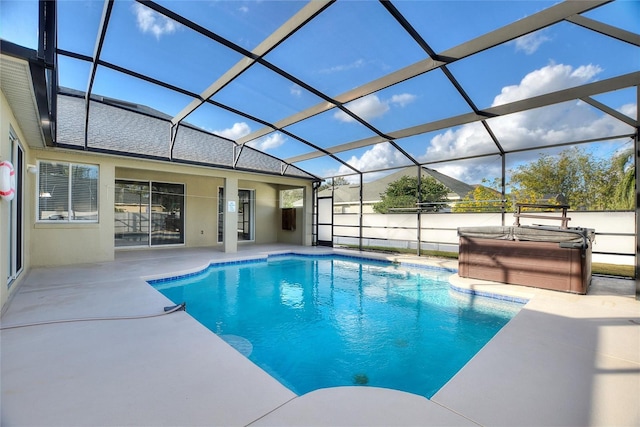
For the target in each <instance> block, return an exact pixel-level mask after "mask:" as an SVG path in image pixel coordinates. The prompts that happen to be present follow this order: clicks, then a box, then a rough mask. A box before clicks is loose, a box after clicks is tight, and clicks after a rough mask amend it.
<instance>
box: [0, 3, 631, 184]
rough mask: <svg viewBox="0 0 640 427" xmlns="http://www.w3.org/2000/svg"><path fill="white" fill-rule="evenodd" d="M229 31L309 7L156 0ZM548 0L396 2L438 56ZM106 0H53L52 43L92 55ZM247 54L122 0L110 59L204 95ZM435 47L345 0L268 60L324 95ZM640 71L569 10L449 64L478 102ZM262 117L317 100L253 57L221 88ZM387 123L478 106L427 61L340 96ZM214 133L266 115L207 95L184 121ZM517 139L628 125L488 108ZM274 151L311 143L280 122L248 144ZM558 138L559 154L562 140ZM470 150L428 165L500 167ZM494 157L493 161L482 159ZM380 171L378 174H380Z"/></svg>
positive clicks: (79, 84)
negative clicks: (365, 90) (209, 101)
mask: <svg viewBox="0 0 640 427" xmlns="http://www.w3.org/2000/svg"><path fill="white" fill-rule="evenodd" d="M158 3H160V4H161V5H163V6H165V7H167V8H169V9H172V10H174V11H176V12H177V13H180V14H182V15H183V16H185V17H186V18H188V19H190V20H192V21H194V22H196V23H197V24H198V25H201V26H203V27H205V28H207V29H209V30H211V31H214V32H216V33H218V34H220V35H221V36H223V37H225V38H226V39H228V40H229V41H231V42H233V43H235V44H237V45H238V46H241V47H242V48H244V49H247V50H251V49H253V48H255V47H256V46H257V45H258V44H259V43H260V42H261V41H263V40H264V39H265V38H266V37H267V36H268V35H269V34H270V33H271V32H273V31H274V30H276V29H277V28H278V27H280V26H281V25H282V24H283V23H285V22H286V20H287V19H288V18H289V17H290V16H292V15H293V14H295V13H296V12H297V11H299V10H300V9H301V8H302V7H303V6H304V4H305V2H298V1H272V0H266V1H224V0H216V1H206V0H198V1H175V0H173V1H159V2H158ZM553 4H555V2H548V1H541V0H536V1H508V2H507V1H408V0H402V1H396V2H394V5H395V6H396V7H397V9H398V10H399V11H400V12H401V13H403V14H405V16H406V17H407V19H408V20H409V22H410V23H411V25H412V26H413V27H414V28H415V29H416V30H417V31H418V32H419V33H420V35H421V36H422V37H423V38H424V39H425V41H426V42H427V43H428V44H429V45H430V47H431V48H432V49H433V50H435V51H436V52H437V53H443V52H446V51H447V50H449V49H451V48H454V47H456V46H458V45H460V44H462V43H464V42H466V41H469V40H472V39H474V38H475V37H478V36H480V35H482V34H484V33H486V32H489V31H492V30H495V29H497V28H500V27H502V26H504V25H507V24H508V23H510V22H512V21H513V20H517V19H521V18H524V17H526V16H529V15H531V14H533V13H536V12H539V11H540V10H543V9H545V8H547V7H550V6H552V5H553ZM102 8H103V2H102V1H95V0H90V1H83V0H61V1H59V11H58V14H59V23H60V24H59V34H58V47H59V48H61V49H65V50H69V51H74V52H79V53H81V54H84V55H89V56H91V55H92V54H93V49H94V46H95V40H96V34H97V26H98V22H99V20H100V16H101V14H102ZM584 16H586V17H589V18H591V19H595V20H598V21H601V22H604V23H607V24H609V25H614V26H617V27H619V28H622V29H625V30H627V31H631V32H635V33H640V19H638V17H639V16H640V2H639V1H629V0H622V1H620V0H619V1H615V2H613V3H610V4H607V5H605V6H602V7H600V8H598V9H596V10H593V11H590V12H587V13H585V14H584ZM0 37H2V38H3V39H7V40H10V41H13V42H15V43H18V44H21V45H24V46H27V47H32V48H35V47H36V46H37V2H36V1H30V0H19V1H9V0H0ZM241 58H242V57H241V55H240V54H239V53H237V52H234V51H232V50H230V49H227V48H225V47H223V46H221V45H219V44H217V43H215V42H213V41H211V40H209V39H207V38H205V37H204V36H202V35H199V34H197V33H195V32H193V31H191V30H189V29H188V28H186V27H183V26H182V25H180V24H178V23H176V22H174V21H171V20H169V19H166V18H164V17H162V16H160V15H158V14H157V13H155V12H153V11H151V10H150V9H148V8H146V7H144V6H141V5H139V4H137V3H135V2H132V1H129V0H119V1H117V2H116V3H115V6H114V8H113V13H112V17H111V24H110V26H109V30H108V32H107V36H106V39H105V43H104V47H103V52H102V55H101V59H103V60H104V61H107V62H110V63H113V64H116V65H119V66H122V67H125V68H130V69H132V70H134V71H136V72H138V73H141V74H145V75H148V76H151V77H153V78H155V79H158V80H162V81H165V82H167V83H169V84H172V85H175V86H178V87H181V88H183V89H186V90H188V91H190V92H193V93H201V92H202V91H204V90H205V89H206V88H207V87H208V86H209V85H210V84H211V83H213V82H214V81H215V80H216V79H217V78H218V77H220V76H221V75H222V74H223V73H224V72H225V71H226V70H227V69H228V68H230V67H231V66H233V65H234V64H236V63H237V62H238V61H240V60H241ZM426 58H427V55H426V53H425V52H424V51H423V50H422V49H421V48H420V47H419V46H418V45H417V43H415V42H414V41H413V40H412V39H411V38H410V37H409V36H408V35H407V33H406V32H404V31H403V30H402V28H401V27H400V26H399V25H398V24H397V22H395V20H393V19H392V18H391V16H390V14H389V13H388V12H387V11H386V10H385V9H384V7H382V6H381V5H380V4H379V3H378V2H377V1H349V0H346V1H345V0H339V1H338V2H336V3H335V4H333V5H331V6H330V7H329V8H328V9H326V10H325V11H324V12H322V13H321V14H320V15H319V16H318V17H316V18H315V19H314V20H313V21H312V22H311V23H310V24H308V25H306V26H305V27H304V28H302V29H301V30H299V31H298V32H297V33H296V34H294V35H293V36H292V37H291V38H289V39H287V40H285V41H284V42H283V43H282V44H281V45H279V46H278V47H277V48H276V49H274V50H273V51H272V52H270V53H269V54H267V55H266V57H265V59H266V60H267V61H269V62H270V63H272V64H274V65H275V66H277V67H279V68H281V69H283V70H284V71H286V72H287V73H290V74H291V75H293V76H294V77H296V78H297V79H300V80H301V81H303V82H304V83H306V84H307V85H310V86H311V87H313V88H315V89H317V90H319V91H322V92H324V93H326V94H327V95H328V96H330V97H338V96H339V95H341V94H343V93H345V92H348V91H350V90H352V89H355V88H357V87H359V86H361V85H363V84H366V83H368V82H370V81H372V80H375V79H377V78H380V77H382V76H384V75H386V74H388V73H390V72H393V71H396V70H399V69H402V68H403V67H406V66H409V65H411V64H413V63H415V62H418V61H421V60H424V59H426ZM59 64H60V84H61V85H63V86H67V87H71V88H74V89H78V90H83V91H84V90H86V87H87V82H88V73H89V65H88V64H87V63H84V62H82V61H79V60H75V59H69V58H65V57H62V56H61V57H59ZM639 69H640V48H638V47H637V46H633V45H630V44H628V43H624V42H621V41H619V40H615V39H612V38H609V37H606V36H603V35H601V34H597V33H594V32H593V31H590V30H587V29H584V28H582V27H579V26H577V25H574V24H572V23H569V22H560V23H558V24H555V25H553V26H550V27H548V28H545V29H543V30H541V31H538V32H536V33H532V34H529V35H527V36H524V37H521V38H520V39H517V40H514V41H511V42H509V43H506V44H503V45H501V46H497V47H495V48H492V49H489V50H487V51H484V52H480V53H478V54H476V55H473V56H471V57H468V58H465V59H463V60H459V61H457V62H454V63H452V64H450V65H449V70H450V72H451V73H452V74H453V75H454V77H455V78H456V79H457V80H458V81H459V83H460V84H461V85H462V87H463V88H464V89H465V90H466V91H467V94H468V95H469V96H470V97H471V99H472V100H473V102H474V103H475V104H476V106H477V107H479V108H487V107H491V106H494V105H500V104H504V103H508V102H512V101H515V100H519V99H523V98H526V97H530V96H534V95H538V94H544V93H548V92H552V91H555V90H559V89H563V88H568V87H572V86H577V85H581V84H585V83H589V82H594V81H597V80H603V79H607V78H611V77H615V76H619V75H622V74H626V73H630V72H635V71H638V70H639ZM94 93H96V94H100V95H104V96H108V97H113V98H119V99H124V100H127V101H131V102H136V103H140V104H145V105H148V106H150V107H152V108H155V109H157V110H159V111H162V112H164V113H166V114H169V115H176V114H177V113H179V112H180V111H181V110H182V109H183V108H184V107H185V106H186V105H188V104H189V102H190V101H191V98H190V97H188V96H186V95H183V94H179V93H175V92H172V91H170V90H168V89H166V88H160V87H158V86H156V85H153V84H150V83H146V82H143V81H140V80H137V79H133V78H131V77H129V76H126V75H123V74H121V73H118V72H116V71H114V70H111V69H108V68H105V67H99V68H98V72H97V75H96V81H95V85H94ZM595 98H596V99H597V100H599V101H600V102H603V103H605V104H606V105H608V106H609V107H611V108H614V109H616V110H618V111H620V112H623V113H624V114H627V115H629V116H631V117H635V115H636V109H637V106H636V102H637V101H636V95H635V92H634V91H633V90H624V91H618V92H616V93H611V94H603V95H599V96H597V97H595ZM213 100H215V101H217V102H220V103H222V104H226V105H228V106H230V107H232V108H235V109H237V110H242V111H246V112H247V113H249V114H251V115H253V116H255V117H257V118H259V119H261V120H265V121H267V122H277V121H278V120H281V119H284V118H286V117H289V116H291V115H293V114H295V113H296V112H298V111H302V110H305V109H307V108H309V107H312V106H314V105H317V104H321V103H322V102H323V100H322V99H321V98H319V97H318V96H316V95H315V94H313V93H312V92H309V91H307V90H306V89H304V88H303V87H300V86H298V85H296V84H294V83H292V82H291V81H289V80H287V79H285V78H283V77H281V76H279V75H277V74H275V73H273V72H272V71H271V70H269V69H267V68H266V67H263V66H262V65H259V64H256V65H254V66H252V67H250V68H249V69H248V70H247V71H246V72H245V73H243V74H242V75H241V76H240V77H239V78H238V79H236V80H235V81H234V82H232V83H231V84H229V85H228V86H227V87H225V88H223V89H222V90H221V91H220V92H218V93H216V94H215V95H214V96H213ZM346 107H347V108H349V109H350V110H351V111H353V112H354V113H356V114H357V115H359V116H360V117H362V118H364V119H366V120H368V121H370V123H371V124H372V125H373V126H375V127H376V128H377V129H379V130H380V131H381V132H384V133H389V132H393V131H397V130H401V129H405V128H409V127H412V126H416V125H419V124H422V123H425V122H431V121H435V120H440V119H443V118H446V117H449V116H455V115H459V114H464V113H467V112H469V111H470V108H469V106H468V105H467V104H466V102H465V101H464V100H463V98H462V97H461V96H460V95H459V94H458V92H457V91H456V90H455V89H454V88H453V86H452V85H451V84H450V83H449V81H448V79H447V78H446V76H445V75H444V74H443V73H442V72H441V71H440V70H434V71H432V72H429V73H426V74H423V75H421V76H418V77H416V78H413V79H410V80H407V81H405V82H403V83H399V84H397V85H395V86H392V87H389V88H386V89H384V90H381V91H379V92H376V93H373V94H371V95H368V96H366V97H363V98H360V99H358V100H356V101H353V102H351V103H349V104H347V105H346ZM186 120H187V121H188V122H190V123H192V124H195V125H197V126H200V127H202V128H204V129H207V130H209V131H211V132H214V133H217V134H219V135H222V136H225V137H228V138H231V139H236V138H240V137H242V136H244V135H247V134H249V133H251V132H253V131H256V130H258V129H260V128H262V125H261V124H259V123H257V122H254V121H251V120H248V119H247V118H245V117H241V116H238V115H235V114H233V113H230V112H227V111H224V110H222V109H219V108H217V107H214V106H211V105H205V106H202V107H201V108H200V109H198V110H196V111H195V112H193V113H192V114H191V115H189V116H188V117H187V119H186ZM488 124H489V126H490V127H491V128H492V130H493V132H494V133H495V135H496V136H497V137H498V139H499V140H500V142H501V144H502V145H503V146H504V148H506V149H507V150H517V149H519V148H521V147H523V146H525V145H526V144H537V145H539V146H540V147H544V146H549V145H552V144H558V143H565V142H571V141H578V140H587V139H591V138H594V137H597V136H609V135H617V134H622V133H632V132H633V129H632V128H631V127H630V126H628V125H625V124H624V123H622V122H620V121H618V120H616V119H613V118H611V117H610V116H607V115H605V114H603V113H602V112H601V111H599V110H597V109H595V108H594V107H592V106H590V105H588V104H586V103H584V102H571V103H565V104H560V105H554V106H551V107H546V108H542V109H539V110H534V111H528V112H526V113H518V114H513V115H510V116H505V117H501V118H495V119H490V120H488ZM286 130H287V131H289V132H291V133H293V134H295V135H297V136H299V137H300V138H302V139H304V140H307V141H309V142H311V143H313V144H315V145H317V146H319V147H322V148H327V147H331V146H333V145H336V144H343V143H347V142H350V141H354V140H360V139H365V138H369V137H371V136H374V135H375V134H374V133H373V132H372V131H371V130H370V129H368V128H366V127H365V126H363V125H361V124H360V123H358V122H355V121H354V120H352V119H351V118H350V117H349V116H347V115H345V114H344V113H342V112H340V111H337V110H336V109H333V110H328V111H326V112H325V113H323V114H320V115H318V116H315V117H312V118H311V119H309V120H306V121H304V122H299V123H296V124H293V125H291V126H289V127H287V128H286ZM396 142H397V144H398V145H399V146H400V147H401V148H402V149H403V150H405V151H406V152H408V153H409V154H411V155H412V156H413V157H414V158H416V159H417V160H418V161H420V162H429V161H439V160H446V159H447V158H450V157H452V156H460V157H463V156H470V155H475V154H489V153H495V150H496V149H495V145H493V143H492V142H491V139H490V138H489V135H488V134H487V132H486V130H485V129H484V127H483V126H482V125H480V124H469V125H463V126H458V127H456V128H452V129H443V130H440V131H437V132H432V133H428V134H422V135H416V136H414V137H410V138H406V139H404V140H402V139H401V140H397V141H396ZM625 144H628V140H624V141H614V142H606V143H600V144H593V145H588V146H584V148H585V149H587V150H589V151H591V152H593V153H594V154H595V155H610V154H611V152H613V151H615V150H619V149H621V148H623V147H624V146H625ZM250 145H253V146H255V147H257V148H260V149H262V150H264V151H266V152H268V153H270V154H272V155H274V156H276V157H280V158H284V159H286V158H288V157H292V156H296V155H300V154H304V153H306V152H309V151H311V149H310V148H309V147H308V146H306V145H305V144H303V143H301V142H299V141H297V140H295V139H293V138H290V137H288V136H286V135H285V134H283V133H281V132H273V133H271V134H269V135H267V136H266V137H264V138H261V139H260V140H256V141H253V142H251V143H250ZM555 151H558V150H557V149H556V150H555ZM539 153H540V151H538V150H536V151H531V152H528V153H521V154H518V155H513V156H509V157H508V163H509V164H510V165H514V166H515V165H517V164H520V163H521V162H525V161H528V160H531V159H535V158H536V157H537V156H538V155H539ZM337 156H338V157H339V158H340V159H342V160H343V161H346V162H348V163H349V164H352V165H353V166H354V167H356V168H358V169H361V170H364V171H371V170H374V169H379V168H392V167H400V166H407V165H409V164H410V162H409V161H408V160H407V159H406V157H404V156H403V155H401V153H400V152H398V151H397V150H396V149H395V148H393V147H392V146H391V145H390V144H379V145H375V146H370V147H367V148H362V149H358V150H353V151H348V152H343V153H339V154H338V155H337ZM492 159H493V158H490V161H488V162H484V161H482V160H469V161H464V162H456V163H453V164H438V165H433V166H432V167H434V168H435V169H438V170H439V171H441V172H443V173H447V174H450V175H452V176H455V177H457V178H459V179H462V180H465V181H467V182H470V183H476V182H479V181H480V180H481V179H482V178H487V177H489V178H492V177H495V176H499V174H500V173H499V170H500V162H499V161H494V160H492ZM485 160H487V159H485ZM297 166H299V167H301V168H303V169H306V170H308V171H309V172H311V173H313V174H316V175H318V176H331V175H333V174H344V173H348V172H349V169H348V168H347V167H345V166H344V165H341V164H340V163H339V162H336V161H334V160H332V159H329V158H322V159H316V160H312V161H307V162H302V163H300V164H298V165H297ZM370 176H371V177H374V176H373V175H370Z"/></svg>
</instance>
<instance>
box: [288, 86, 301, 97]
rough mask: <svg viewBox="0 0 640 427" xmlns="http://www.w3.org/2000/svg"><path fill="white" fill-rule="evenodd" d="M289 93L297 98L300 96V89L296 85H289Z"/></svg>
mask: <svg viewBox="0 0 640 427" xmlns="http://www.w3.org/2000/svg"><path fill="white" fill-rule="evenodd" d="M289 93H290V94H291V95H293V96H295V97H296V98H298V97H300V96H301V95H302V88H301V87H300V86H298V85H296V84H294V85H291V87H289Z"/></svg>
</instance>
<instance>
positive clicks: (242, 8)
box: [238, 6, 249, 13]
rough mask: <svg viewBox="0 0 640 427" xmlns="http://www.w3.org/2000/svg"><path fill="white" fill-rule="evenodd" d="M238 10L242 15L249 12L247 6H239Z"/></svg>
mask: <svg viewBox="0 0 640 427" xmlns="http://www.w3.org/2000/svg"><path fill="white" fill-rule="evenodd" d="M238 10H239V11H240V12H242V13H248V12H249V8H248V7H247V6H240V7H239V8H238Z"/></svg>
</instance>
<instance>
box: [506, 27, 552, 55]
mask: <svg viewBox="0 0 640 427" xmlns="http://www.w3.org/2000/svg"><path fill="white" fill-rule="evenodd" d="M548 41H551V38H550V37H547V36H546V35H545V34H544V33H543V32H542V31H536V32H534V33H530V34H526V35H524V36H522V37H518V38H517V39H515V40H514V41H513V43H514V44H515V46H516V52H520V51H522V52H524V53H525V54H527V55H531V54H533V53H535V52H536V51H537V50H538V48H539V47H540V46H541V45H542V44H543V43H545V42H548Z"/></svg>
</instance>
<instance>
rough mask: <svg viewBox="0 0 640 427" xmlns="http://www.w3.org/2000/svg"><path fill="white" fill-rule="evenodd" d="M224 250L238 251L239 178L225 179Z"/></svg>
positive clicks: (229, 251)
mask: <svg viewBox="0 0 640 427" xmlns="http://www.w3.org/2000/svg"><path fill="white" fill-rule="evenodd" d="M223 216H224V252H228V253H235V252H238V178H236V177H232V178H229V177H227V178H225V180H224V215H223Z"/></svg>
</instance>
